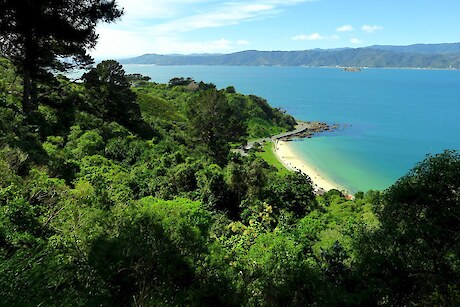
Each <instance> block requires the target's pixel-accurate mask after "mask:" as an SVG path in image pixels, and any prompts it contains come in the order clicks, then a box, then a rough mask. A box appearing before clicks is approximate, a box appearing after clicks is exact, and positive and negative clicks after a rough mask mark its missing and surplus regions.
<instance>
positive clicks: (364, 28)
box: [361, 25, 383, 33]
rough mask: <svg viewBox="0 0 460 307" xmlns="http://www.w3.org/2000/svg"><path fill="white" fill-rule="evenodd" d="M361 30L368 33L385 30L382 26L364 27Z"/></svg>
mask: <svg viewBox="0 0 460 307" xmlns="http://www.w3.org/2000/svg"><path fill="white" fill-rule="evenodd" d="M361 30H363V31H364V32H366V33H372V32H375V31H379V30H383V27H382V26H370V25H363V26H362V27H361Z"/></svg>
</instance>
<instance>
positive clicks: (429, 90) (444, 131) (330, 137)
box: [125, 65, 460, 192]
mask: <svg viewBox="0 0 460 307" xmlns="http://www.w3.org/2000/svg"><path fill="white" fill-rule="evenodd" d="M125 70H126V71H127V72H129V73H134V72H136V73H141V74H144V75H148V76H150V77H151V78H152V81H155V82H161V83H165V82H168V81H169V80H170V79H171V78H173V77H178V76H182V77H192V78H194V79H195V80H202V81H204V82H212V83H214V84H216V85H217V86H218V88H225V87H227V86H229V85H234V86H235V87H236V89H237V91H239V92H242V93H245V94H255V95H258V96H262V97H264V98H266V99H267V100H268V101H269V102H270V104H271V105H272V106H276V107H281V108H283V109H285V110H286V111H288V113H290V114H292V115H293V116H294V117H296V118H297V119H300V120H306V121H325V122H328V123H340V124H347V125H349V126H347V127H345V128H343V129H341V130H339V131H336V132H334V133H328V134H323V135H322V136H319V137H316V138H313V139H306V140H302V141H296V142H292V145H293V149H294V150H295V151H296V152H297V153H299V154H300V155H301V156H302V157H304V158H305V159H306V160H308V161H310V162H313V163H314V164H315V165H316V166H317V167H318V168H319V169H321V170H322V172H324V173H325V174H326V176H327V177H329V178H331V179H333V180H334V181H336V182H337V183H339V184H341V185H343V186H345V187H347V188H348V189H349V190H350V191H352V192H356V191H360V190H361V191H366V190H368V189H385V188H387V187H388V186H389V185H391V184H392V183H393V182H395V181H396V180H397V179H398V178H399V177H401V176H402V175H404V174H405V173H407V171H409V170H410V169H411V168H412V167H413V166H414V165H415V164H416V163H417V162H419V161H421V160H423V159H424V157H425V155H426V154H428V153H439V152H441V151H442V150H444V149H457V150H458V149H460V71H434V70H401V69H398V70H393V69H364V70H363V71H362V72H359V73H351V72H342V71H341V70H340V69H334V68H304V67H221V66H218V67H216V66H166V67H164V66H138V65H125Z"/></svg>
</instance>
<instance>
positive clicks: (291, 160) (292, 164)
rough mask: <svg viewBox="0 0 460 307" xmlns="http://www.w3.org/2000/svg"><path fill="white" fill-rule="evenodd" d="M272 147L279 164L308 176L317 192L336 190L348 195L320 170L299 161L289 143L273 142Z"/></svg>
mask: <svg viewBox="0 0 460 307" xmlns="http://www.w3.org/2000/svg"><path fill="white" fill-rule="evenodd" d="M274 146H275V154H276V156H277V157H278V160H280V162H281V163H282V164H283V165H284V166H285V167H287V168H288V169H291V170H294V171H301V172H302V173H304V174H306V175H308V176H309V177H310V178H311V180H312V182H313V184H314V187H315V190H316V191H317V192H318V191H319V192H321V190H323V191H329V190H332V189H337V190H339V191H344V192H345V194H347V195H349V193H348V192H347V190H346V189H345V188H344V187H343V186H341V185H339V184H337V183H336V182H333V181H331V180H330V179H327V178H326V177H325V176H324V175H323V174H321V171H320V170H318V169H317V168H315V166H314V165H310V164H308V163H307V162H306V161H304V160H302V159H300V158H299V157H298V156H297V155H296V154H295V152H294V151H293V150H292V149H291V147H290V145H289V142H286V141H281V140H275V142H274Z"/></svg>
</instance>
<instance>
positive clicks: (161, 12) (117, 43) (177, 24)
mask: <svg viewBox="0 0 460 307" xmlns="http://www.w3.org/2000/svg"><path fill="white" fill-rule="evenodd" d="M311 1H315V0H251V1H243V0H231V1H228V2H227V1H219V0H118V1H117V2H118V4H119V6H120V7H124V9H125V15H124V16H123V17H122V19H121V20H120V21H118V22H117V23H115V24H109V25H106V24H101V25H99V26H98V33H99V34H100V38H99V43H98V45H97V47H96V50H93V51H92V54H93V56H97V57H103V56H114V55H120V56H131V55H138V54H142V53H148V52H155V53H195V52H215V51H222V50H226V49H230V48H232V47H233V48H234V47H236V46H241V45H247V44H248V42H246V41H240V42H238V41H235V42H230V41H226V40H221V39H217V40H209V41H202V40H201V39H200V38H198V39H196V40H198V42H197V41H195V42H194V41H191V38H190V37H191V35H187V36H185V35H184V33H188V32H192V31H198V30H202V29H208V28H218V27H226V26H231V25H237V24H240V23H243V22H250V21H254V20H260V19H265V18H270V17H273V16H275V15H277V14H280V13H281V12H282V11H283V9H284V8H286V7H288V6H292V5H296V4H299V3H304V2H311ZM205 48H209V50H206V49H205Z"/></svg>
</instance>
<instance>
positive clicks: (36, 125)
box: [0, 59, 460, 306]
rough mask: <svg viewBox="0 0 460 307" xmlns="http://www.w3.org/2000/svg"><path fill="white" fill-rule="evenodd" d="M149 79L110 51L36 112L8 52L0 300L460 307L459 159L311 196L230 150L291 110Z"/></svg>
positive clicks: (0, 125)
mask: <svg viewBox="0 0 460 307" xmlns="http://www.w3.org/2000/svg"><path fill="white" fill-rule="evenodd" d="M147 79H148V77H144V76H141V75H126V74H125V72H124V70H123V69H122V66H121V65H120V64H119V63H117V62H116V61H104V62H102V63H100V64H98V65H97V66H96V67H94V68H92V69H91V70H89V71H88V72H86V73H85V74H84V75H83V77H82V83H72V82H70V80H68V79H67V78H65V77H63V76H54V77H53V79H52V82H45V81H42V82H40V84H39V86H38V87H37V91H38V92H39V94H40V95H37V97H36V98H35V99H36V100H35V101H34V102H35V103H34V104H33V106H34V108H33V109H26V111H24V110H23V109H24V108H23V106H22V94H21V93H22V92H23V81H22V80H21V77H20V76H19V75H18V73H17V71H16V69H15V67H14V66H13V65H11V63H10V62H9V61H7V60H5V59H1V60H0V94H1V100H0V131H1V133H0V305H4V306H188V305H190V306H216V305H219V306H286V305H288V306H308V305H317V306H342V305H359V306H376V305H379V304H381V303H382V302H388V304H389V305H394V306H403V305H430V306H431V305H447V303H452V304H453V305H458V302H460V293H459V289H458V288H457V285H458V278H459V276H460V272H459V267H458V265H457V263H458V261H459V258H460V255H459V250H460V249H459V240H458V236H457V235H456V234H458V233H459V232H460V226H459V225H460V223H459V220H458V216H460V212H459V204H460V201H459V193H458V191H459V190H460V176H459V173H458V169H459V168H460V155H459V154H458V153H457V152H455V151H446V152H444V153H441V154H439V155H436V156H430V157H427V159H426V160H424V161H422V162H421V163H420V164H419V165H417V166H416V167H415V168H414V170H412V171H411V172H409V173H408V174H407V175H406V176H404V177H402V178H401V179H399V180H398V181H397V182H396V183H395V184H394V185H393V186H392V187H390V188H389V189H388V190H387V191H368V192H366V193H363V192H359V193H356V195H355V199H354V200H350V199H347V198H346V197H344V195H343V194H342V193H341V192H340V191H337V190H331V191H329V192H327V193H326V194H325V195H323V196H316V195H315V194H314V189H313V186H312V182H311V180H310V178H309V177H308V176H306V175H304V174H302V173H299V172H297V173H294V172H289V171H287V170H283V171H281V170H280V167H281V166H280V165H279V162H278V161H276V159H275V157H274V156H273V155H272V154H270V145H266V146H264V147H263V148H261V149H259V150H260V152H251V151H250V152H249V155H247V156H246V155H245V156H242V155H239V154H237V153H234V152H232V151H231V150H230V149H231V147H232V146H233V145H235V144H242V143H244V142H245V141H246V140H247V139H251V138H255V137H260V136H267V135H270V134H274V133H279V132H280V131H286V130H289V129H292V126H293V125H294V123H295V121H294V119H293V118H292V116H290V115H288V114H285V113H284V112H283V111H282V110H279V109H276V108H273V107H271V106H270V105H269V104H268V102H267V101H265V100H264V99H263V98H261V97H256V96H252V95H242V94H239V93H237V92H236V91H235V89H234V88H233V87H228V88H226V89H217V88H216V87H215V86H214V85H213V84H206V83H203V82H197V81H194V80H192V79H190V78H182V77H178V78H173V79H171V80H170V82H169V83H168V84H156V83H150V82H148V81H147ZM254 150H256V149H254ZM264 150H265V152H263V151H264ZM401 285H403V287H402V286H401Z"/></svg>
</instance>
